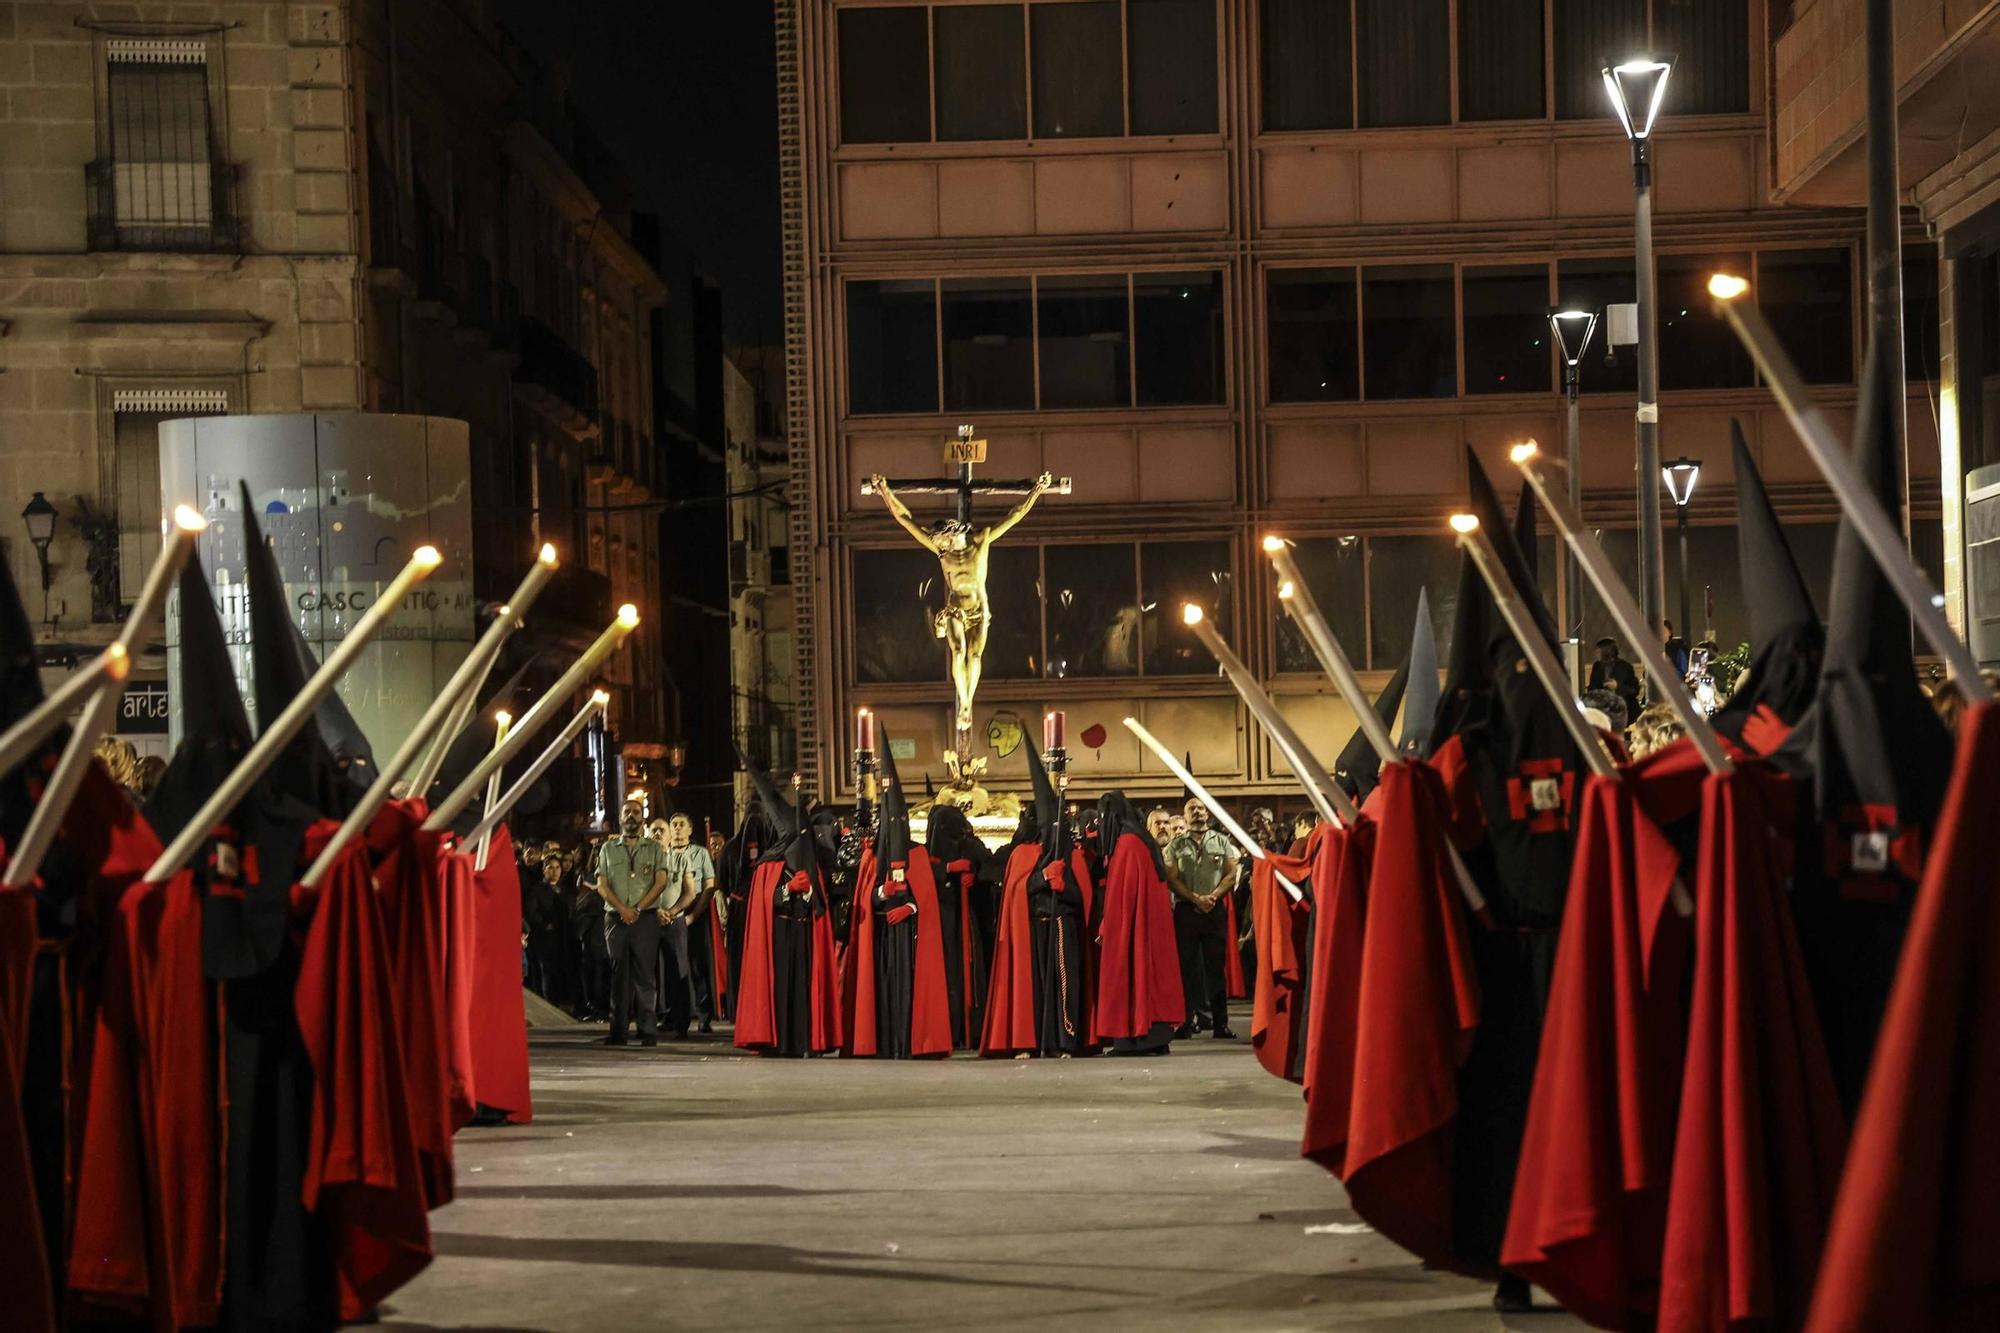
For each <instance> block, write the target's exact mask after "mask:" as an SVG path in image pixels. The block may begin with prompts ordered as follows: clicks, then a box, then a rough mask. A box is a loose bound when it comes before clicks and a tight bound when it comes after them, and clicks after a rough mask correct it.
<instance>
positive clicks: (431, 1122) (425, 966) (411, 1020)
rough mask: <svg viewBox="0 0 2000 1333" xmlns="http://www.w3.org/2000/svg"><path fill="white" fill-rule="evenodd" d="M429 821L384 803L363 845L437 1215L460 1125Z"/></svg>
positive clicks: (408, 804) (435, 843)
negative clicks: (369, 857) (371, 862)
mask: <svg viewBox="0 0 2000 1333" xmlns="http://www.w3.org/2000/svg"><path fill="white" fill-rule="evenodd" d="M428 813H429V808H428V807H427V806H426V805H425V803H424V802H423V801H421V800H416V801H391V802H389V803H388V804H387V805H385V806H383V807H382V810H381V812H380V813H379V814H377V815H376V816H375V819H374V821H373V823H371V824H370V826H369V829H368V845H369V849H370V851H371V852H373V853H374V854H375V856H376V858H377V859H376V862H375V883H376V887H377V890H378V892H379V894H380V899H379V901H380V904H381V908H382V923H383V928H384V930H385V931H386V932H387V935H388V940H389V957H390V968H391V975H392V976H393V977H394V980H395V985H396V999H397V1006H398V1010H399V1012H400V1015H401V1027H402V1032H403V1037H404V1046H403V1054H404V1063H405V1066H406V1071H405V1072H406V1073H407V1075H408V1087H409V1095H410V1110H411V1123H412V1125H413V1126H414V1129H415V1133H416V1140H417V1159H418V1161H419V1163H420V1164H421V1165H422V1167H423V1172H424V1198H425V1200H426V1201H427V1202H428V1203H429V1204H430V1206H431V1207H433V1208H437V1207H441V1206H442V1205H444V1204H447V1203H450V1202H451V1199H452V1192H453V1176H452V1152H451V1136H452V1134H453V1132H454V1131H455V1130H457V1128H458V1125H457V1123H456V1118H455V1115H454V1111H453V1105H452V1080H451V1037H450V1030H449V1017H448V1013H447V1008H446V1003H445V991H444V985H445V978H444V929H445V919H444V908H445V896H444V886H443V883H442V882H441V871H440V865H439V863H440V861H441V860H442V857H443V843H444V836H443V835H442V834H438V833H426V832H424V830H423V829H422V828H421V827H419V826H420V825H421V824H422V823H423V821H424V817H425V815H426V814H428Z"/></svg>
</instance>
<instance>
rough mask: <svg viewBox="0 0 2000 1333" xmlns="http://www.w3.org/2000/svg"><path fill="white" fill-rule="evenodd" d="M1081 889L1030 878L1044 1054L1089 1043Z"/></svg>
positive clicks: (1039, 1038) (1038, 1040) (1038, 1041)
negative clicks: (1085, 1008)
mask: <svg viewBox="0 0 2000 1333" xmlns="http://www.w3.org/2000/svg"><path fill="white" fill-rule="evenodd" d="M1083 911H1084V897H1083V890H1082V889H1080V888H1078V887H1077V886H1076V885H1075V884H1073V883H1071V882H1070V881H1069V880H1068V878H1067V877H1062V879H1061V883H1060V884H1059V885H1052V884H1051V883H1050V882H1049V879H1048V876H1046V875H1045V874H1043V873H1042V872H1041V871H1039V870H1038V871H1036V872H1035V873H1034V874H1033V875H1031V876H1029V879H1028V921H1029V930H1030V932H1031V934H1030V938H1031V939H1032V941H1033V947H1034V955H1035V1045H1036V1047H1037V1048H1038V1049H1039V1050H1040V1051H1041V1053H1042V1054H1043V1055H1074V1054H1076V1053H1078V1052H1080V1051H1082V1050H1083V1049H1084V1047H1085V1046H1086V1045H1087V1044H1088V1040H1089V1024H1088V1021H1087V1020H1086V1018H1085V1016H1084V1001H1085V998H1086V997H1085V994H1084V974H1083Z"/></svg>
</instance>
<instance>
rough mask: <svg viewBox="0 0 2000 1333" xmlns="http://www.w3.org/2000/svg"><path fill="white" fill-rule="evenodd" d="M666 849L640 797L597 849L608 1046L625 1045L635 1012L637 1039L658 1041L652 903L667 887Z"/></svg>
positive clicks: (657, 926)
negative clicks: (607, 978) (649, 826)
mask: <svg viewBox="0 0 2000 1333" xmlns="http://www.w3.org/2000/svg"><path fill="white" fill-rule="evenodd" d="M666 887H667V868H666V853H665V852H664V851H663V850H662V848H661V847H660V844H659V843H657V842H654V841H653V840H652V839H651V838H649V837H647V836H646V830H645V816H644V812H643V811H641V810H640V808H639V803H638V802H637V801H627V802H626V803H625V808H624V809H623V810H621V811H619V814H618V834H617V836H616V837H612V838H607V839H605V842H604V846H603V847H602V848H600V849H599V850H598V853H597V896H598V897H600V898H602V899H603V900H604V948H605V951H606V952H607V953H609V954H610V955H611V1032H610V1034H609V1035H608V1036H606V1037H605V1039H604V1044H605V1045H607V1046H623V1045H625V1029H626V1026H627V1024H629V1023H630V1022H632V1020H633V1018H634V1014H635V1009H634V1007H635V1006H636V1016H637V1020H638V1026H639V1044H640V1045H641V1046H656V1045H658V1044H659V1037H658V1036H657V1035H656V1030H655V1027H654V1005H655V1002H656V1000H657V998H658V977H657V971H656V969H657V968H658V965H659V961H660V922H659V918H658V917H657V916H656V915H654V912H653V905H654V904H655V903H657V902H658V901H659V899H660V895H661V894H662V893H663V892H665V891H666Z"/></svg>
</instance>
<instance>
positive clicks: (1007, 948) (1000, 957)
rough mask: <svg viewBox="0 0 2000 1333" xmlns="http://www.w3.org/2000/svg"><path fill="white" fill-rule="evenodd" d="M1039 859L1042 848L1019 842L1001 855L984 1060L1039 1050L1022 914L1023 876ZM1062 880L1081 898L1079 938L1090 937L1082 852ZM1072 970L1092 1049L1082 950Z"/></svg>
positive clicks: (1030, 937) (1031, 946) (1086, 1042)
mask: <svg viewBox="0 0 2000 1333" xmlns="http://www.w3.org/2000/svg"><path fill="white" fill-rule="evenodd" d="M1041 859H1042V845H1041V844H1040V843H1038V842H1029V843H1022V844H1021V845H1019V846H1017V847H1015V848H1014V850H1013V851H1011V852H1009V853H1008V854H1007V869H1006V874H1005V877H1004V878H1003V879H1002V881H1001V884H1002V888H1001V895H1000V911H999V919H998V921H997V922H996V929H995V931H994V942H993V978H992V980H991V981H990V982H989V983H988V985H987V990H986V1026H985V1030H984V1032H982V1033H981V1034H980V1038H979V1053H980V1054H981V1055H986V1056H1009V1055H1018V1054H1020V1053H1021V1052H1023V1051H1029V1052H1033V1051H1036V1050H1039V1049H1040V1041H1039V1039H1038V1038H1037V1036H1036V1026H1035V942H1034V933H1033V927H1032V926H1031V924H1030V921H1029V912H1028V906H1029V904H1028V876H1030V875H1032V874H1033V873H1034V872H1035V866H1036V865H1037V864H1038V863H1039V862H1040V861H1041ZM1068 875H1069V878H1070V880H1071V882H1072V883H1074V884H1075V885H1076V887H1077V889H1078V890H1079V891H1081V892H1082V894H1083V910H1082V912H1081V913H1080V914H1079V917H1078V920H1079V923H1080V925H1081V929H1080V930H1079V931H1078V934H1079V936H1080V937H1082V938H1084V939H1088V938H1089V935H1090V909H1091V903H1092V896H1091V884H1090V866H1089V863H1088V862H1087V861H1086V860H1085V859H1084V855H1083V850H1082V849H1081V848H1077V849H1075V850H1073V851H1072V852H1070V854H1069V870H1068ZM1082 952H1083V954H1084V957H1083V958H1082V959H1080V960H1079V963H1078V967H1079V971H1080V972H1081V973H1082V975H1083V978H1084V998H1083V1022H1084V1028H1085V1031H1084V1033H1083V1040H1082V1042H1081V1045H1082V1046H1083V1048H1084V1049H1086V1050H1088V1049H1089V1048H1091V1047H1093V1046H1095V1045H1096V1044H1097V1035H1096V1034H1095V1033H1094V1032H1091V1031H1090V1030H1089V1027H1090V1023H1091V1020H1092V1018H1093V1015H1094V1011H1095V1009H1096V1004H1095V986H1096V977H1095V975H1094V973H1093V972H1092V969H1091V967H1090V961H1089V960H1090V955H1091V950H1090V949H1088V948H1085V949H1084V950H1083V951H1082Z"/></svg>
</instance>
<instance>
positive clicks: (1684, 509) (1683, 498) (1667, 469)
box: [1660, 458, 1701, 635]
mask: <svg viewBox="0 0 2000 1333" xmlns="http://www.w3.org/2000/svg"><path fill="white" fill-rule="evenodd" d="M1660 480H1662V481H1664V482H1665V483H1666V484H1667V494H1668V495H1671V496H1673V497H1674V519H1675V522H1676V524H1677V525H1678V527H1679V528H1680V535H1681V633H1682V634H1684V635H1691V634H1693V633H1694V622H1693V621H1692V620H1690V619H1689V618H1688V503H1689V501H1691V500H1693V499H1694V488H1695V483H1697V482H1699V481H1700V480H1701V460H1700V459H1699V458H1676V459H1674V460H1673V461H1672V462H1670V463H1664V464H1662V465H1661V467H1660Z"/></svg>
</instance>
